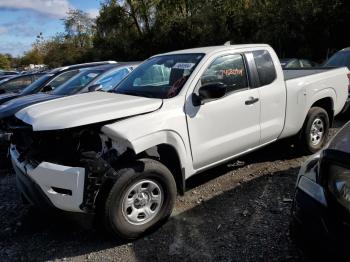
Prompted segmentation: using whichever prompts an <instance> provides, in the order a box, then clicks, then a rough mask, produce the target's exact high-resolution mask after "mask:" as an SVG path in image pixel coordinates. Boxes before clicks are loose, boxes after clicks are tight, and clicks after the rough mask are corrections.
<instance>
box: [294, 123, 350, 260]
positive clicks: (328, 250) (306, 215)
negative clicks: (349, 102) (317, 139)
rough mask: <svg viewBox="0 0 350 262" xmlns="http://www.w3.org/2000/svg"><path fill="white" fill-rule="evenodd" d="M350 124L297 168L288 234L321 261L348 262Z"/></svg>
mask: <svg viewBox="0 0 350 262" xmlns="http://www.w3.org/2000/svg"><path fill="white" fill-rule="evenodd" d="M349 138H350V122H348V123H347V124H346V125H345V126H344V127H343V128H342V129H341V130H340V131H339V132H338V133H337V134H336V135H335V136H334V137H333V139H332V140H331V141H330V142H329V144H328V145H327V146H326V147H325V148H324V149H323V150H322V151H320V152H318V153H317V154H315V155H313V156H312V157H310V158H309V159H308V160H307V161H306V162H305V163H304V164H303V166H302V167H301V168H300V171H299V176H298V179H297V184H296V190H295V197H294V204H293V209H292V216H293V223H292V232H293V233H294V236H295V237H296V239H297V243H298V244H299V245H300V246H302V247H303V246H304V247H305V246H306V247H307V249H308V250H313V251H314V253H315V254H313V255H320V257H322V258H324V259H326V258H325V255H327V256H330V257H329V258H327V259H326V260H323V261H327V260H328V261H339V260H341V261H350V254H349V246H350V239H349V235H350V139H349Z"/></svg>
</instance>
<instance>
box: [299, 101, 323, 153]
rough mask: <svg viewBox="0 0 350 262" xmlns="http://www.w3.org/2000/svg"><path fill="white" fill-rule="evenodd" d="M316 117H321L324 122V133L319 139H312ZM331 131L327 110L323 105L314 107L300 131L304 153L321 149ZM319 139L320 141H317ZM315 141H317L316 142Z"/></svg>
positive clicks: (300, 140)
mask: <svg viewBox="0 0 350 262" xmlns="http://www.w3.org/2000/svg"><path fill="white" fill-rule="evenodd" d="M316 119H320V120H321V121H322V123H323V130H322V131H323V135H322V136H321V138H320V139H319V141H318V140H317V139H316V140H314V141H312V138H311V132H312V130H311V127H312V125H313V123H314V121H315V120H316ZM328 132H329V116H328V113H327V111H326V110H324V109H323V108H321V107H312V108H311V109H310V110H309V112H308V114H307V116H306V119H305V123H304V125H303V128H302V130H301V133H300V137H299V142H300V146H301V148H302V150H303V152H304V153H306V154H314V153H316V152H317V151H319V150H320V149H321V148H322V147H323V146H324V144H325V143H326V141H327V137H328ZM317 141H318V142H317ZM315 142H317V143H316V144H315Z"/></svg>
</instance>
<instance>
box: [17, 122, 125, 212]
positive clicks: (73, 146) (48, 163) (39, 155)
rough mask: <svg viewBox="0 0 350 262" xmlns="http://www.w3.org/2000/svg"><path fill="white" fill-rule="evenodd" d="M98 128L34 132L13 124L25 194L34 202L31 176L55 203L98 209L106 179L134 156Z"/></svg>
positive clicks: (69, 208)
mask: <svg viewBox="0 0 350 262" xmlns="http://www.w3.org/2000/svg"><path fill="white" fill-rule="evenodd" d="M100 130H101V124H100V125H88V126H82V127H76V128H70V129H64V130H54V131H33V130H32V126H31V125H28V124H26V123H24V122H21V124H17V125H16V126H12V133H13V134H12V136H11V146H10V154H11V158H12V162H13V166H14V168H15V170H16V173H17V181H18V182H19V184H21V185H22V186H21V187H20V190H21V192H22V193H23V194H24V196H25V197H26V198H27V199H28V200H29V201H30V202H34V201H31V199H32V198H33V196H31V195H30V193H28V192H29V191H30V190H28V186H29V187H32V186H31V185H24V183H25V180H26V179H28V178H29V179H30V180H31V182H34V184H36V185H38V186H39V187H40V189H41V191H42V192H43V193H44V194H45V195H46V198H48V200H49V202H51V204H53V205H54V206H55V207H57V208H59V209H61V210H66V211H74V212H94V210H95V208H96V201H97V200H96V199H97V196H98V194H99V192H100V191H101V189H102V188H103V186H104V184H105V182H106V181H107V180H108V179H115V178H116V176H117V173H116V171H115V169H114V168H113V167H116V166H117V165H118V164H119V163H120V161H122V159H123V158H124V157H126V156H128V155H130V154H132V152H131V151H130V150H127V147H126V146H123V145H120V144H118V145H116V144H115V142H112V141H111V139H109V138H108V137H106V136H105V135H104V134H102V133H101V131H100ZM112 166H113V167H112ZM27 184H28V183H27ZM34 204H36V203H34Z"/></svg>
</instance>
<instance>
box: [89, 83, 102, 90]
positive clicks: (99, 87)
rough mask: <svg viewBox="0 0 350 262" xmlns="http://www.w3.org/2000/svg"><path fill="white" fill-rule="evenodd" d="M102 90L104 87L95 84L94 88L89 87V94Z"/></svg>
mask: <svg viewBox="0 0 350 262" xmlns="http://www.w3.org/2000/svg"><path fill="white" fill-rule="evenodd" d="M101 89H102V85H100V84H94V85H92V86H89V92H94V91H98V90H101Z"/></svg>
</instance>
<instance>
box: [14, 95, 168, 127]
mask: <svg viewBox="0 0 350 262" xmlns="http://www.w3.org/2000/svg"><path fill="white" fill-rule="evenodd" d="M161 105H162V100H161V99H153V98H146V97H138V96H129V95H122V94H115V93H105V92H91V93H84V94H78V95H73V96H68V97H64V98H59V99H55V100H52V101H47V102H43V103H39V104H35V105H32V106H29V107H26V108H24V109H22V110H21V111H19V112H17V114H16V117H17V118H19V119H21V120H22V121H23V122H25V123H27V124H30V125H32V127H33V130H34V131H44V130H57V129H65V128H71V127H77V126H83V125H88V124H93V123H99V122H103V121H108V120H115V119H119V118H124V117H128V116H133V115H138V114H144V113H148V112H152V111H155V110H157V109H159V108H160V107H161Z"/></svg>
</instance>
